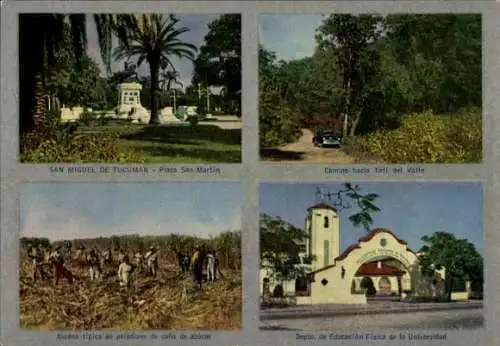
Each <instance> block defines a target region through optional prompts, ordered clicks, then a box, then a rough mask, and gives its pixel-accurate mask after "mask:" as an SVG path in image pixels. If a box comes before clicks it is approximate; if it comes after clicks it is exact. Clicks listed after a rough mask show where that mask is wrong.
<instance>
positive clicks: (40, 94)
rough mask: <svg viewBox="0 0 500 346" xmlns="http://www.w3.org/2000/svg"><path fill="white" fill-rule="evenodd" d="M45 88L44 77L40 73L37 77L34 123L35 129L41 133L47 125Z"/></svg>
mask: <svg viewBox="0 0 500 346" xmlns="http://www.w3.org/2000/svg"><path fill="white" fill-rule="evenodd" d="M43 89H44V88H43V82H42V77H41V76H40V75H39V74H38V75H36V77H35V109H34V112H33V124H34V127H35V130H36V131H37V132H40V133H43V132H44V130H45V129H46V126H47V118H46V113H47V109H46V108H47V107H46V103H45V93H44V90H43Z"/></svg>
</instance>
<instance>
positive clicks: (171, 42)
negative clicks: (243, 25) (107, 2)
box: [114, 14, 197, 125]
mask: <svg viewBox="0 0 500 346" xmlns="http://www.w3.org/2000/svg"><path fill="white" fill-rule="evenodd" d="M122 16H123V17H122V18H120V20H119V21H118V23H117V24H118V25H116V26H115V32H116V34H117V35H116V36H117V37H118V41H119V45H118V47H117V48H116V49H115V51H114V57H115V59H117V60H122V59H128V58H132V57H137V66H140V65H141V64H142V63H143V62H144V61H145V60H146V61H147V62H148V64H149V70H150V75H151V87H150V95H151V117H150V121H149V124H150V125H156V124H159V123H160V119H159V116H158V108H159V107H158V98H157V97H156V96H157V95H156V93H157V91H158V88H159V81H160V68H162V69H166V68H167V67H168V66H170V67H172V68H173V69H174V70H175V68H174V66H173V64H172V61H171V57H172V56H176V57H178V58H180V59H182V58H187V59H189V60H192V61H194V59H195V54H196V52H197V48H196V46H194V45H192V44H190V43H187V42H184V41H182V40H181V39H179V36H180V35H181V34H183V33H184V32H186V31H189V29H188V28H186V27H181V28H178V29H177V28H175V26H176V25H177V23H178V22H179V19H177V18H176V17H175V16H174V15H169V16H168V18H166V17H165V16H164V15H162V14H140V15H128V16H126V17H125V15H122ZM124 24H126V26H125V25H124Z"/></svg>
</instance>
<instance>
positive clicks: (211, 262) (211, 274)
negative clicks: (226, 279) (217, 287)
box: [207, 251, 215, 282]
mask: <svg viewBox="0 0 500 346" xmlns="http://www.w3.org/2000/svg"><path fill="white" fill-rule="evenodd" d="M207 281H209V282H213V281H215V257H214V255H213V254H212V252H211V251H209V252H208V253H207Z"/></svg>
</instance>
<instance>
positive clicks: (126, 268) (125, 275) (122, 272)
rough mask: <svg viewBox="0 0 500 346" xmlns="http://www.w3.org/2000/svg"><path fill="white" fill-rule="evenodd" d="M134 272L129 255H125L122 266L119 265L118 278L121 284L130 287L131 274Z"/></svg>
mask: <svg viewBox="0 0 500 346" xmlns="http://www.w3.org/2000/svg"><path fill="white" fill-rule="evenodd" d="M131 272H132V265H131V264H130V261H129V258H128V256H127V255H125V256H124V257H123V260H122V262H121V263H120V266H119V267H118V279H119V281H120V286H122V287H128V286H129V284H130V274H131Z"/></svg>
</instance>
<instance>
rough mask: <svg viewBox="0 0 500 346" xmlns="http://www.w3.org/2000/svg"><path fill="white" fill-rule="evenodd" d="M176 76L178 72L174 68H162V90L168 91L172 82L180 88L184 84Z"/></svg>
mask: <svg viewBox="0 0 500 346" xmlns="http://www.w3.org/2000/svg"><path fill="white" fill-rule="evenodd" d="M177 77H179V72H177V71H175V70H164V71H163V72H162V74H161V75H160V78H161V79H160V82H161V89H162V90H163V91H164V92H165V91H170V88H171V86H172V82H173V83H174V84H177V85H178V86H180V87H181V88H182V87H183V86H184V85H183V84H182V82H181V81H179V80H178V79H177Z"/></svg>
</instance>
